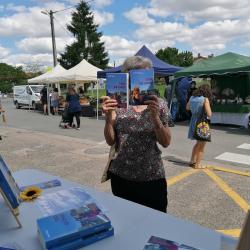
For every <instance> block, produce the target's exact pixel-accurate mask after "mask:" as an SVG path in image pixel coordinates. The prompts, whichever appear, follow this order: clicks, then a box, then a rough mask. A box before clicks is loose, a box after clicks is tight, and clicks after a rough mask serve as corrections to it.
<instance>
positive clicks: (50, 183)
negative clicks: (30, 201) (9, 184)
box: [19, 179, 61, 192]
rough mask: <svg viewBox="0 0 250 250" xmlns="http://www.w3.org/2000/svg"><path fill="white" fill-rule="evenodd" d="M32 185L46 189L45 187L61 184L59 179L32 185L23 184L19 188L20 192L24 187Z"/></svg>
mask: <svg viewBox="0 0 250 250" xmlns="http://www.w3.org/2000/svg"><path fill="white" fill-rule="evenodd" d="M33 186H36V187H39V188H41V189H47V188H52V187H58V186H61V182H60V181H59V180H57V179H55V180H51V181H46V182H40V183H36V184H33V185H29V186H23V187H20V188H19V189H20V191H21V192H23V191H24V190H25V189H26V188H29V187H33Z"/></svg>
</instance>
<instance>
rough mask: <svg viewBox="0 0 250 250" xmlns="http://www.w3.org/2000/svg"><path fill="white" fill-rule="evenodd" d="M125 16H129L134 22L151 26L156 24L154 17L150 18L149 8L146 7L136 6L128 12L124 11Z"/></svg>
mask: <svg viewBox="0 0 250 250" xmlns="http://www.w3.org/2000/svg"><path fill="white" fill-rule="evenodd" d="M124 15H125V17H127V18H128V19H129V20H130V21H132V22H133V23H136V24H139V25H142V26H149V25H154V24H155V21H154V19H152V18H150V17H149V15H148V9H147V8H144V7H135V8H133V9H131V10H130V11H128V12H125V13H124Z"/></svg>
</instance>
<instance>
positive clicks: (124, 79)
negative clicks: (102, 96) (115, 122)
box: [106, 73, 129, 108]
mask: <svg viewBox="0 0 250 250" xmlns="http://www.w3.org/2000/svg"><path fill="white" fill-rule="evenodd" d="M128 92H129V91H128V74H127V73H108V74H107V86H106V94H107V96H109V97H111V98H112V99H115V100H116V101H117V103H118V108H127V106H128Z"/></svg>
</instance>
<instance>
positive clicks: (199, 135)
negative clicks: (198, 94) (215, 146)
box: [194, 108, 211, 142]
mask: <svg viewBox="0 0 250 250" xmlns="http://www.w3.org/2000/svg"><path fill="white" fill-rule="evenodd" d="M194 138H195V139H196V140H197V141H207V142H211V129H210V126H209V122H208V119H207V115H206V112H205V111H204V108H203V112H202V116H201V118H200V119H199V120H198V121H197V123H196V125H195V130H194Z"/></svg>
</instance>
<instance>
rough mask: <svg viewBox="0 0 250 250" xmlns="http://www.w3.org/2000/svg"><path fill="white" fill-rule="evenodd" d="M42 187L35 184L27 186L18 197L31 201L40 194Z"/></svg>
mask: <svg viewBox="0 0 250 250" xmlns="http://www.w3.org/2000/svg"><path fill="white" fill-rule="evenodd" d="M41 193H42V189H40V188H39V187H36V186H32V187H28V188H26V189H25V190H24V191H23V192H21V193H20V198H21V199H22V200H23V201H32V200H34V199H36V198H37V197H38V196H40V195H41Z"/></svg>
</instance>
